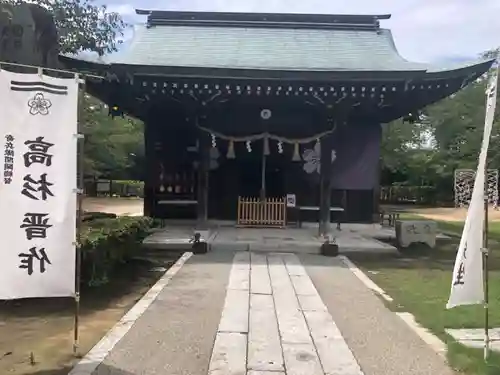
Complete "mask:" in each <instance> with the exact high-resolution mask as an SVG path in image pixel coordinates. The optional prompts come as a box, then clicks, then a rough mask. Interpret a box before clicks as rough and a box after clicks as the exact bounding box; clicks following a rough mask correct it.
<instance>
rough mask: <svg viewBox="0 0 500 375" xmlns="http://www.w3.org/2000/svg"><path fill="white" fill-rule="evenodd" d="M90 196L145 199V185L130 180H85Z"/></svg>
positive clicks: (86, 190)
mask: <svg viewBox="0 0 500 375" xmlns="http://www.w3.org/2000/svg"><path fill="white" fill-rule="evenodd" d="M85 193H86V194H87V195H88V196H92V197H98V196H108V197H109V196H111V197H113V196H117V197H141V198H142V197H144V183H143V182H141V181H129V180H107V179H99V180H95V179H88V180H85Z"/></svg>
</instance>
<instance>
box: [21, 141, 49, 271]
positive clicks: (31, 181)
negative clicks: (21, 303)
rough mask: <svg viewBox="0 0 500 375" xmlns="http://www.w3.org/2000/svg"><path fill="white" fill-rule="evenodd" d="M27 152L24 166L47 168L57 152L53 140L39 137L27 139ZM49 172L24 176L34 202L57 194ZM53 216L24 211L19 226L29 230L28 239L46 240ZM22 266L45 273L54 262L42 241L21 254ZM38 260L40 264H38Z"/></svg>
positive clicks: (25, 193) (24, 187) (26, 191)
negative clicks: (54, 151)
mask: <svg viewBox="0 0 500 375" xmlns="http://www.w3.org/2000/svg"><path fill="white" fill-rule="evenodd" d="M24 144H25V146H26V147H27V151H26V152H25V153H24V154H23V160H24V166H25V167H26V168H30V167H31V166H32V165H33V164H40V165H42V166H44V167H46V168H49V167H50V166H51V165H52V158H53V155H52V154H51V153H50V152H49V151H50V149H51V147H53V146H54V144H53V143H49V142H47V141H46V140H45V138H44V137H41V136H40V137H37V138H36V139H35V140H27V141H26V142H24ZM49 180H50V178H49V177H48V174H47V173H42V174H40V175H36V176H34V175H33V174H31V173H27V174H26V175H25V176H24V177H23V185H22V188H21V195H23V196H24V197H25V198H28V199H30V200H33V201H42V202H46V201H47V200H48V199H49V198H50V197H54V193H53V192H52V190H51V188H52V187H53V186H54V183H52V182H50V181H49ZM50 221H51V219H50V216H49V214H48V213H46V212H27V213H25V214H24V219H23V222H22V223H21V224H20V226H19V228H20V229H23V230H24V232H25V236H26V240H27V241H30V242H31V241H41V240H46V239H47V237H48V234H49V230H50V228H52V226H53V225H52V224H51V223H50ZM18 255H19V259H20V264H19V268H20V269H24V270H26V272H27V274H28V275H30V276H31V275H32V274H33V273H34V272H35V271H37V272H40V273H45V272H46V271H47V267H46V266H47V265H51V264H52V263H51V261H50V258H49V254H48V251H47V248H46V247H45V246H44V245H43V243H42V244H40V243H37V245H36V246H33V245H30V247H29V249H28V251H27V252H25V253H20V254H18ZM35 262H36V263H37V265H38V267H35Z"/></svg>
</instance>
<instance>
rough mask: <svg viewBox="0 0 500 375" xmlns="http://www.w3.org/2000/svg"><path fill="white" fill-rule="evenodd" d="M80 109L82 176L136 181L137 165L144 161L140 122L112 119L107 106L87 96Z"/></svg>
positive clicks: (137, 177) (141, 125)
mask: <svg viewBox="0 0 500 375" xmlns="http://www.w3.org/2000/svg"><path fill="white" fill-rule="evenodd" d="M83 108H84V110H83V112H82V119H81V121H82V124H83V133H84V134H85V148H84V172H85V174H86V175H92V176H96V177H98V176H106V177H112V178H123V179H139V178H140V177H141V176H138V175H137V166H138V165H140V164H142V161H143V160H144V126H143V124H142V122H140V121H137V120H134V119H131V118H121V117H115V118H114V119H113V118H111V117H110V116H108V108H107V106H106V105H104V104H103V103H101V102H100V101H98V100H97V99H95V98H93V97H92V96H90V95H87V94H86V95H85V96H84V101H83Z"/></svg>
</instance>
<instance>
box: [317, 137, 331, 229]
mask: <svg viewBox="0 0 500 375" xmlns="http://www.w3.org/2000/svg"><path fill="white" fill-rule="evenodd" d="M320 142H321V155H320V164H321V170H320V191H319V235H320V236H325V235H327V234H328V233H329V232H330V206H331V197H332V172H333V170H332V150H333V144H332V142H333V134H328V135H326V136H324V137H323V138H322V139H321V140H320Z"/></svg>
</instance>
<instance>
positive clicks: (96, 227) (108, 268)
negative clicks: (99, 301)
mask: <svg viewBox="0 0 500 375" xmlns="http://www.w3.org/2000/svg"><path fill="white" fill-rule="evenodd" d="M153 223H154V222H153V220H152V219H150V218H145V217H119V218H116V219H95V220H92V221H88V222H85V223H84V227H83V228H82V238H81V252H82V267H81V272H82V278H81V281H82V283H83V284H86V285H89V286H96V285H102V284H106V283H107V282H108V281H109V276H110V274H111V273H112V271H113V270H114V269H115V268H116V267H117V266H119V265H120V264H123V263H125V262H127V261H128V260H130V259H131V258H132V257H133V256H134V255H136V254H137V253H138V252H139V250H140V246H141V242H142V240H143V239H144V238H145V237H146V236H147V235H148V233H149V230H150V229H151V227H152V226H153Z"/></svg>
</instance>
